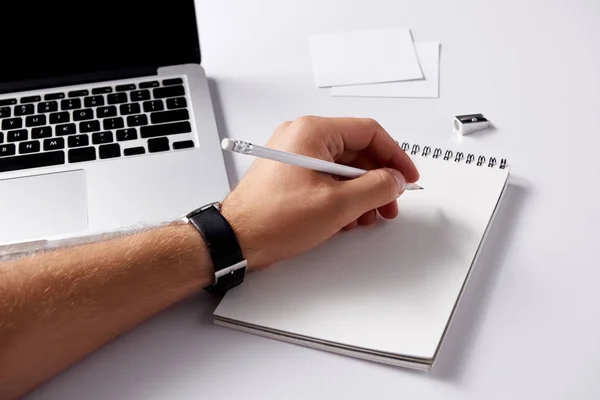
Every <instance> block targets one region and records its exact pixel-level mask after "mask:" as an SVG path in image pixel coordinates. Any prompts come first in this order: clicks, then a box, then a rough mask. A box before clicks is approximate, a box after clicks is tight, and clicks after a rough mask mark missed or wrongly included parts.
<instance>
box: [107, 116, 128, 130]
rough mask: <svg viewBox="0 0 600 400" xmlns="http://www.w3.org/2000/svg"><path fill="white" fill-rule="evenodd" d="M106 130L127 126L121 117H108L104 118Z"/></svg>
mask: <svg viewBox="0 0 600 400" xmlns="http://www.w3.org/2000/svg"><path fill="white" fill-rule="evenodd" d="M103 126H104V130H105V131H109V130H111V129H119V128H123V127H124V126H125V123H124V121H123V118H121V117H117V118H106V119H105V120H104V124H103Z"/></svg>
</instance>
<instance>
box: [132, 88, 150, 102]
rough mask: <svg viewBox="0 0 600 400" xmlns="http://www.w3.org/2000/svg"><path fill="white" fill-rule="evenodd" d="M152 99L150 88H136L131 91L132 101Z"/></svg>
mask: <svg viewBox="0 0 600 400" xmlns="http://www.w3.org/2000/svg"><path fill="white" fill-rule="evenodd" d="M143 100H150V91H149V90H134V91H133V92H131V101H143Z"/></svg>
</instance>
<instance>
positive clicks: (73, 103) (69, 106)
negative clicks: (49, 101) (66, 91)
mask: <svg viewBox="0 0 600 400" xmlns="http://www.w3.org/2000/svg"><path fill="white" fill-rule="evenodd" d="M77 108H81V99H77V98H75V99H65V100H63V101H61V102H60V109H61V110H75V109H77Z"/></svg>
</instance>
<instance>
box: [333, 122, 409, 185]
mask: <svg viewBox="0 0 600 400" xmlns="http://www.w3.org/2000/svg"><path fill="white" fill-rule="evenodd" d="M327 120H328V128H327V129H326V130H325V131H324V134H327V135H333V138H332V139H333V140H331V141H330V142H329V143H328V147H329V150H330V151H331V153H332V155H333V157H334V159H336V160H338V158H339V157H341V156H342V155H343V154H344V152H349V153H350V156H351V155H352V153H356V152H361V153H363V152H365V153H367V154H368V155H369V157H370V158H371V159H372V160H373V161H374V162H376V163H377V164H380V165H382V166H385V167H388V168H393V169H395V170H398V171H400V172H401V173H402V175H403V176H404V178H405V179H406V180H407V181H408V182H416V181H417V180H418V179H419V172H418V171H417V168H416V167H415V165H414V164H413V162H412V160H411V159H410V157H409V156H408V154H406V152H405V151H404V150H402V149H401V148H400V146H398V144H397V143H396V141H395V140H394V139H393V138H392V137H391V136H390V135H389V134H388V133H387V132H386V131H385V129H383V128H382V127H381V125H379V124H378V123H377V122H376V121H375V120H372V119H368V118H328V119H327ZM344 157H348V155H347V154H346V155H345V156H344Z"/></svg>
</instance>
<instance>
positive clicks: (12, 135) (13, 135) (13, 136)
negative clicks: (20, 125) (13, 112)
mask: <svg viewBox="0 0 600 400" xmlns="http://www.w3.org/2000/svg"><path fill="white" fill-rule="evenodd" d="M27 139H29V137H28V135H27V129H17V130H16V131H9V132H7V133H6V141H7V142H20V141H22V140H27Z"/></svg>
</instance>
